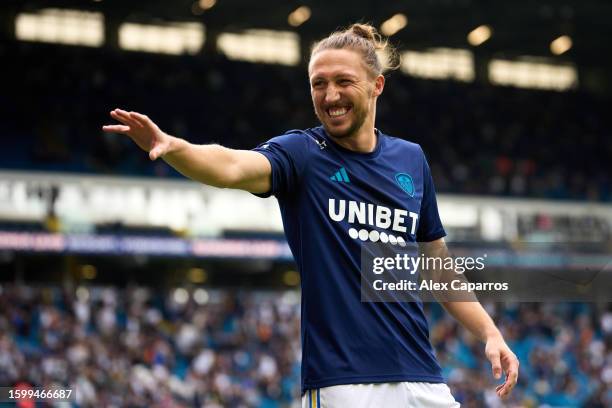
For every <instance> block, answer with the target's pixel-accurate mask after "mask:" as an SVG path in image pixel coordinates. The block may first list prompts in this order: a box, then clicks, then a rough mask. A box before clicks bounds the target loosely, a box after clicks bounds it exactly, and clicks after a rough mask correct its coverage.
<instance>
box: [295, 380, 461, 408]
mask: <svg viewBox="0 0 612 408" xmlns="http://www.w3.org/2000/svg"><path fill="white" fill-rule="evenodd" d="M460 406H461V405H460V404H459V403H458V402H457V401H455V398H453V396H452V394H451V392H450V389H449V388H448V386H447V385H446V384H443V383H439V384H437V383H425V382H398V383H380V384H346V385H334V386H331V387H324V388H319V389H317V390H308V391H306V393H305V394H304V395H303V396H302V408H348V407H350V408H382V407H384V408H400V407H401V408H406V407H411V408H412V407H424V408H457V407H460Z"/></svg>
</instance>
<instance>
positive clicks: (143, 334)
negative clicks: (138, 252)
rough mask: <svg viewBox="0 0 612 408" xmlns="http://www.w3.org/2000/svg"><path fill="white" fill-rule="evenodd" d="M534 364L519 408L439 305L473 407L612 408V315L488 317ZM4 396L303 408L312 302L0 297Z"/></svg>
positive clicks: (446, 350) (75, 293)
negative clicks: (61, 394)
mask: <svg viewBox="0 0 612 408" xmlns="http://www.w3.org/2000/svg"><path fill="white" fill-rule="evenodd" d="M485 306H486V307H487V308H488V310H489V312H490V313H491V314H492V316H493V317H494V318H495V320H496V321H497V322H498V324H499V326H500V328H501V330H502V331H503V332H504V335H505V337H506V339H507V341H508V343H509V344H510V346H511V347H512V348H513V350H514V351H515V352H516V354H517V356H518V357H519V359H520V361H521V368H520V377H519V383H518V385H517V387H516V388H515V390H514V392H513V394H512V396H511V398H510V400H509V401H506V402H505V404H506V405H502V402H501V401H500V400H499V399H497V397H496V396H495V393H494V385H495V383H494V379H493V377H492V375H491V368H490V365H489V363H488V362H487V360H486V358H485V356H484V354H483V349H484V348H483V345H482V344H481V343H479V342H478V341H476V340H475V339H474V338H473V337H472V336H470V335H468V334H467V333H466V332H465V330H463V329H461V328H460V327H458V326H457V324H456V323H455V322H454V321H453V320H452V319H451V318H450V317H449V316H448V315H447V314H445V313H443V311H442V309H441V308H440V306H438V305H437V304H427V305H426V309H427V314H428V318H429V320H430V323H431V339H432V342H433V344H434V346H435V349H436V352H437V354H438V357H439V360H440V363H441V365H442V366H443V369H444V375H445V377H446V378H447V379H448V383H449V386H450V387H451V389H452V391H453V393H454V395H455V397H456V398H457V400H459V401H460V402H461V403H462V406H464V407H482V406H488V407H502V406H515V407H519V406H520V407H546V406H550V407H554V406H559V407H560V406H563V407H578V406H580V407H591V408H597V407H609V406H611V405H612V309H611V308H610V305H609V304H607V305H596V304H585V303H559V304H536V303H520V304H518V303H517V304H490V305H485ZM0 310H1V313H0V384H8V385H16V384H19V386H20V387H26V388H27V387H34V386H35V387H45V388H50V387H51V386H53V385H57V386H61V387H62V388H72V389H74V390H75V393H76V401H75V402H74V404H75V405H76V406H83V407H89V406H91V407H102V406H104V407H110V406H143V407H144V406H146V407H188V406H199V407H207V408H213V407H215V408H216V407H264V408H268V407H270V408H273V407H294V406H299V403H298V402H297V401H298V397H299V375H300V374H299V367H300V330H299V313H300V306H299V295H298V293H297V292H295V291H280V290H279V291H260V290H250V291H244V290H243V291H234V290H230V289H226V290H219V289H209V290H205V289H202V288H189V289H186V288H174V289H163V290H162V289H153V288H145V287H130V288H126V289H118V288H117V287H102V286H90V287H78V288H68V287H65V288H60V287H57V286H41V287H33V286H15V285H6V284H5V285H3V286H0Z"/></svg>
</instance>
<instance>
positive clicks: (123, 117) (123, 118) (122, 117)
mask: <svg viewBox="0 0 612 408" xmlns="http://www.w3.org/2000/svg"><path fill="white" fill-rule="evenodd" d="M111 116H112V117H113V118H114V119H116V120H118V121H120V122H122V123H124V124H126V125H130V126H131V127H133V128H141V127H142V125H141V124H140V123H138V122H137V121H135V120H134V119H133V118H132V117H131V116H130V114H129V113H128V112H126V111H124V110H121V109H115V110H114V111H112V112H111Z"/></svg>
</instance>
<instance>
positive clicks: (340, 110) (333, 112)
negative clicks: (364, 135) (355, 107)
mask: <svg viewBox="0 0 612 408" xmlns="http://www.w3.org/2000/svg"><path fill="white" fill-rule="evenodd" d="M350 110H351V108H350V107H348V106H342V107H335V108H329V109H327V110H326V112H327V115H328V116H329V117H330V118H332V119H336V118H340V117H342V116H344V115H346V114H347V113H348V112H349V111H350Z"/></svg>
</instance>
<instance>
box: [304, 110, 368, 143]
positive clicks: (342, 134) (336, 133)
mask: <svg viewBox="0 0 612 408" xmlns="http://www.w3.org/2000/svg"><path fill="white" fill-rule="evenodd" d="M350 113H351V114H352V115H353V120H352V121H351V123H350V125H349V127H348V128H347V129H346V130H340V129H334V128H332V127H331V126H329V125H328V124H327V121H326V120H325V119H328V117H327V116H326V115H327V112H326V111H325V110H324V111H323V113H322V114H321V115H319V113H317V111H316V110H315V114H316V115H317V118H319V122H321V124H322V125H323V128H324V129H325V131H326V132H327V134H328V135H330V136H331V137H333V138H336V139H344V138H348V137H351V136H353V135H355V134H357V132H358V131H359V129H361V127H362V126H363V124H364V123H365V120H366V118H367V116H368V114H367V112H364V111H363V110H362V109H359V110H356V109H355V106H354V105H353V107H352V109H351V112H350ZM322 116H323V117H322Z"/></svg>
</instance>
